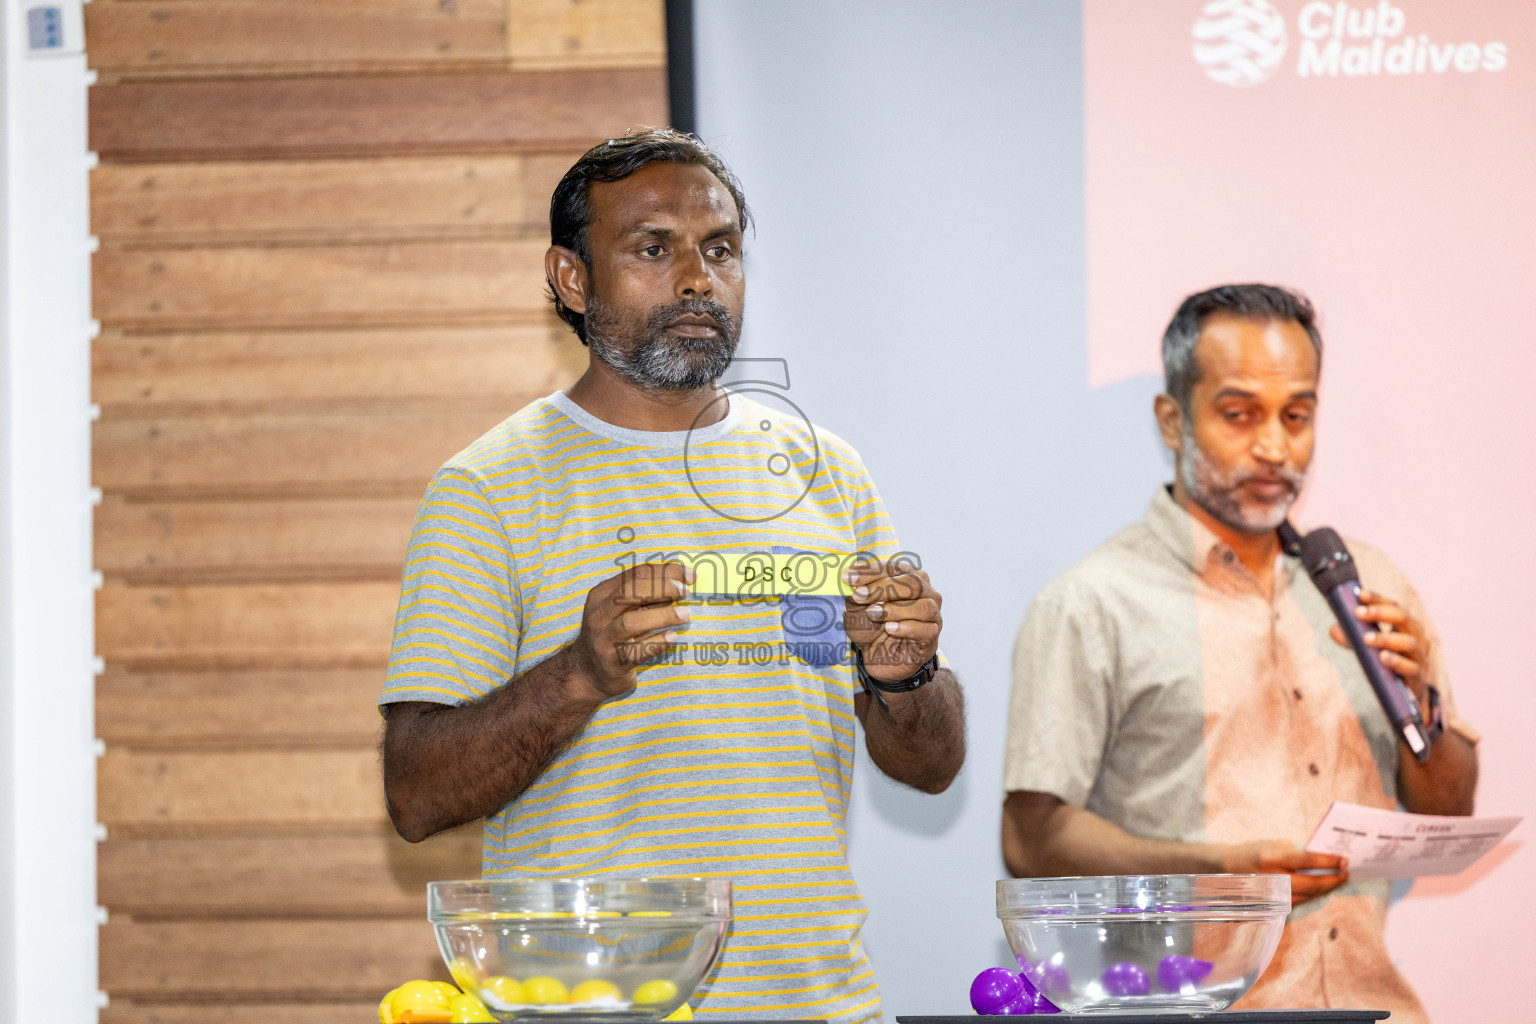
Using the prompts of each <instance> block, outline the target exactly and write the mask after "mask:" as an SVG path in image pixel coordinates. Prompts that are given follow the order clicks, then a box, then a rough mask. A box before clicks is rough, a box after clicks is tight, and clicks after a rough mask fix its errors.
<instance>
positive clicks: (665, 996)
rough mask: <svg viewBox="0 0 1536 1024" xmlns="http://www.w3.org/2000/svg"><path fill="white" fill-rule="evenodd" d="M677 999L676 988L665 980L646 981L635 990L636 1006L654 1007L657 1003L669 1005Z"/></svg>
mask: <svg viewBox="0 0 1536 1024" xmlns="http://www.w3.org/2000/svg"><path fill="white" fill-rule="evenodd" d="M676 998H677V986H676V985H675V984H673V983H672V982H670V981H668V980H667V979H666V978H657V979H656V980H655V981H648V982H646V983H645V984H644V985H641V986H640V987H639V988H637V989H635V996H634V999H635V1005H636V1006H654V1005H656V1004H657V1003H670V1002H671V1001H672V1000H674V999H676Z"/></svg>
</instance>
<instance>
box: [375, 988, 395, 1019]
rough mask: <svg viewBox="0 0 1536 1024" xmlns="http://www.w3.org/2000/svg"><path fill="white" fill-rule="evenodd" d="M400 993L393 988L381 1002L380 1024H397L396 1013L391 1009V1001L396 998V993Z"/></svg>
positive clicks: (385, 994)
mask: <svg viewBox="0 0 1536 1024" xmlns="http://www.w3.org/2000/svg"><path fill="white" fill-rule="evenodd" d="M398 991H400V990H399V989H397V988H392V989H390V990H389V991H388V992H386V993H384V998H383V999H380V1000H379V1024H395V1011H394V1010H392V1009H390V1008H389V1001H390V1000H391V999H393V998H395V993H396V992H398Z"/></svg>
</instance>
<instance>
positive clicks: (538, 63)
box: [507, 0, 667, 68]
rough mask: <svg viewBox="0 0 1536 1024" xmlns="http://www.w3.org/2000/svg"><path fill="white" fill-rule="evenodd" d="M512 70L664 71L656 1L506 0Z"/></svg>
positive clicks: (662, 16) (662, 22)
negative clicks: (595, 69) (513, 68)
mask: <svg viewBox="0 0 1536 1024" xmlns="http://www.w3.org/2000/svg"><path fill="white" fill-rule="evenodd" d="M507 14H508V17H507V53H508V55H509V56H510V58H511V60H512V66H513V67H516V68H576V67H665V66H666V62H667V26H666V13H665V10H664V6H663V2H662V0H509V2H508V12H507Z"/></svg>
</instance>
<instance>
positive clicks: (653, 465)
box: [380, 130, 965, 1024]
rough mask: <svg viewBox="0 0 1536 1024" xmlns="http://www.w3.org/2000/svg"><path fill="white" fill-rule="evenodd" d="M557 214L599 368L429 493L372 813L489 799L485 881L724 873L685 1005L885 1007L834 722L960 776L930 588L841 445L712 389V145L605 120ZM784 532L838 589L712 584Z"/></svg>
mask: <svg viewBox="0 0 1536 1024" xmlns="http://www.w3.org/2000/svg"><path fill="white" fill-rule="evenodd" d="M550 222H551V234H552V236H553V237H552V241H553V244H552V245H551V247H550V249H549V252H548V255H547V257H546V261H545V268H546V273H547V276H548V279H549V283H550V288H551V291H552V293H553V296H554V303H555V308H556V311H557V312H558V313H559V314H560V316H561V317H562V318H563V319H564V320H565V321H566V322H567V323H568V324H570V325H571V326H572V328H573V329H574V330H575V331H576V334H577V336H578V337H579V338H581V340H582V341H583V342H584V343H586V344H587V345H588V347H589V349H590V365H589V367H588V369H587V371H586V373H585V374H584V375H583V376H582V377H581V379H580V380H579V381H577V382H576V384H575V385H574V386H572V387H571V389H570V390H569V391H568V392H566V393H557V394H554V395H551V396H549V397H548V398H544V399H540V400H539V401H537V402H534V403H533V404H532V405H530V406H528V407H526V408H524V409H522V410H521V411H519V412H517V413H516V414H514V415H513V416H512V417H511V418H509V419H507V420H506V421H504V422H503V423H501V424H500V425H498V426H497V427H495V428H494V429H493V430H491V431H490V432H489V433H488V434H486V435H485V436H484V437H482V438H480V439H479V440H477V441H476V442H474V443H473V444H472V445H470V446H469V447H468V448H466V449H465V450H464V451H462V452H460V453H459V454H458V455H456V456H454V457H453V458H452V459H450V460H449V461H448V462H447V464H446V465H445V466H444V467H443V468H442V469H441V470H440V471H439V472H438V473H437V475H436V476H435V477H434V478H433V481H432V484H431V486H430V488H429V489H428V492H427V495H426V497H425V499H424V500H423V502H422V505H421V510H420V512H419V514H418V517H417V523H416V528H415V531H414V533H413V536H412V540H411V546H410V551H409V554H408V556H407V561H406V567H405V576H404V581H403V586H402V593H401V599H400V608H399V612H398V614H397V617H396V621H395V634H394V648H393V652H392V657H391V660H390V668H389V676H388V680H387V682H386V684H385V688H384V692H383V695H382V696H381V698H380V703H381V705H382V706H383V707H384V709H385V712H386V721H387V725H386V731H385V739H384V778H385V788H386V796H387V800H388V804H389V810H390V816H391V818H392V819H393V821H394V822H395V827H396V828H397V829H398V830H399V832H400V834H401V835H402V836H404V837H405V838H406V839H408V840H411V841H418V840H421V839H424V838H426V837H427V836H430V835H432V834H434V833H437V832H439V831H442V830H443V829H447V828H451V827H453V826H456V825H460V824H464V823H466V822H469V821H473V820H475V819H476V818H481V817H484V818H486V819H487V822H486V829H485V843H484V851H483V859H484V865H483V866H484V873H485V875H486V876H487V877H504V878H562V877H573V876H585V877H591V876H618V877H640V876H645V877H651V878H657V877H669V876H671V877H678V876H685V877H688V876H711V877H725V878H730V879H732V880H733V882H734V884H735V915H734V920H733V923H732V928H731V932H730V934H729V936H728V938H727V941H726V946H725V950H724V952H723V954H722V956H721V958H720V961H719V963H718V964H717V966H716V969H715V970H714V971H713V972H712V974H711V976H710V978H709V979H708V980H707V981H706V983H705V985H704V986H703V987H702V988H701V989H700V991H699V993H698V994H696V995H695V997H694V1002H695V1010H696V1012H698V1013H700V1014H716V1015H721V1016H727V1017H743V1016H778V1017H826V1018H830V1019H833V1020H835V1021H838V1022H840V1024H853V1022H856V1021H860V1020H864V1019H867V1018H870V1017H874V1016H877V1015H878V1014H879V1012H880V1003H879V997H878V995H877V994H876V990H875V985H874V981H873V977H872V973H871V969H870V967H869V964H868V961H867V959H866V958H865V955H864V953H863V950H862V947H861V945H860V942H859V930H860V927H861V925H862V923H863V921H864V918H865V916H866V910H865V907H864V903H863V900H862V898H861V897H860V895H859V892H858V889H857V887H856V885H855V884H854V881H853V878H852V876H851V874H850V872H849V867H848V855H847V836H846V832H845V830H844V816H845V813H846V809H847V804H848V797H849V792H850V788H851V783H852V772H853V760H854V757H853V755H854V748H853V744H854V740H855V730H854V719H855V718H857V719H858V720H859V721H860V722H861V723H862V724H863V726H864V735H865V744H866V747H867V749H868V751H869V754H870V757H871V759H872V760H873V761H874V763H875V764H876V765H878V766H879V767H880V769H881V770H882V771H884V772H885V773H886V774H887V775H890V776H891V777H892V778H894V779H897V780H898V781H901V782H904V783H906V784H908V785H911V786H914V787H916V788H918V789H921V790H924V791H926V792H930V793H937V792H940V791H942V790H944V789H945V788H946V787H947V786H948V785H949V784H950V782H951V781H952V780H953V779H954V777H955V775H956V773H957V772H958V771H959V770H960V766H961V763H962V761H963V760H964V756H965V740H964V725H963V708H962V697H961V693H960V689H959V686H958V684H957V683H956V681H955V679H954V677H953V675H952V674H951V673H950V672H949V670H948V669H947V668H944V667H942V665H941V664H940V662H939V656H938V637H939V630H940V625H941V619H940V604H941V598H940V595H939V594H938V592H937V591H936V590H935V589H934V587H933V585H932V583H931V582H930V581H929V579H928V577H927V574H926V573H924V572H922V571H921V570H920V569H918V568H915V567H914V560H912V559H910V558H896V557H893V556H895V555H896V553H897V550H898V548H897V543H896V537H895V534H894V532H893V531H892V529H891V525H890V523H889V521H888V519H887V518H886V514H885V510H884V507H883V506H882V504H881V501H880V497H879V495H878V493H877V492H876V490H875V486H874V483H873V481H871V480H870V477H869V474H868V473H867V472H866V471H865V469H864V467H863V465H862V464H861V463H860V461H859V457H858V455H857V453H856V452H854V451H853V449H852V448H850V447H849V446H848V445H847V444H846V443H844V442H843V441H842V440H840V439H839V438H837V437H835V436H833V435H831V434H829V433H827V432H826V431H821V430H816V429H815V428H813V427H811V426H810V425H809V424H807V423H805V422H803V421H801V420H800V419H799V418H798V417H795V416H786V415H784V414H783V413H782V412H781V411H779V410H777V409H775V408H772V407H770V406H768V405H765V404H761V403H758V402H754V401H752V400H750V399H748V398H747V397H746V396H745V395H744V394H728V393H726V392H725V391H723V390H722V389H720V388H719V387H718V386H717V381H718V380H719V379H720V377H721V375H722V374H723V373H724V372H725V370H726V368H727V366H728V365H729V363H730V361H731V358H732V356H733V354H734V352H735V349H736V343H737V338H738V335H739V332H740V325H741V317H742V308H743V298H744V292H745V278H744V273H743V267H742V258H741V246H742V233H743V229H744V227H745V225H746V223H747V209H746V203H745V200H744V198H743V196H742V193H741V189H740V186H739V185H738V183H737V182H736V180H735V178H734V177H733V176H732V175H731V173H730V171H729V170H727V169H726V167H725V166H724V164H723V163H722V162H721V161H720V160H719V158H718V157H717V156H715V155H714V154H713V153H711V152H710V151H709V150H707V149H706V148H705V147H704V146H703V145H701V144H700V143H699V142H698V141H697V140H695V139H692V138H690V137H688V136H684V135H680V134H678V133H675V132H671V131H666V130H648V131H638V132H633V133H631V134H629V135H627V136H624V137H622V138H619V139H613V140H610V141H609V142H606V143H604V144H602V145H599V146H597V147H595V148H594V149H592V150H591V151H589V152H588V153H587V154H586V155H585V156H583V157H582V159H581V160H580V161H579V162H578V163H577V164H576V165H575V166H574V167H572V168H571V170H570V171H569V172H568V173H567V174H566V176H565V178H564V179H563V180H562V181H561V183H560V185H559V186H558V187H557V188H556V190H555V194H554V198H553V201H552V203H551V212H550ZM797 558H798V559H799V560H800V561H799V562H798V563H797V565H799V566H800V567H804V566H806V565H809V566H811V567H812V568H813V569H814V568H815V567H816V566H822V567H824V568H826V569H827V571H831V572H838V573H841V572H843V571H844V570H847V572H848V573H849V574H850V576H849V577H848V582H849V583H851V585H852V587H853V590H852V593H851V594H850V595H849V596H848V597H847V598H846V606H845V602H844V598H841V597H829V596H826V595H827V593H828V588H827V587H826V585H825V582H826V581H819V582H821V584H822V585H821V586H820V587H816V586H815V585H814V583H811V582H809V581H808V579H807V587H808V588H809V589H816V590H817V591H818V593H814V594H810V593H789V594H784V595H781V596H775V592H776V591H778V590H781V589H783V588H782V587H781V586H779V585H778V584H779V582H780V581H778V580H777V579H776V580H775V586H774V587H771V588H767V589H758V590H757V591H755V592H753V591H752V588H750V587H748V588H747V590H748V592H747V593H745V594H743V593H738V592H737V591H738V589H739V588H738V587H737V586H736V585H735V583H733V582H727V581H726V580H724V579H722V573H723V572H732V573H734V572H738V571H740V572H747V573H750V572H752V571H753V566H771V567H773V568H774V569H775V571H776V572H777V571H778V570H779V567H780V566H781V565H785V566H787V564H788V562H786V561H785V560H786V559H787V560H789V561H794V560H795V559H797ZM776 559H777V560H776ZM696 570H697V571H696ZM706 570H708V571H706ZM811 575H814V572H813V573H812V574H811ZM832 593H836V590H835V589H834V590H833V591H832ZM850 642H851V647H852V649H853V650H854V652H855V657H854V658H853V660H852V661H851V662H850V660H849V659H848V657H846V655H847V652H848V650H849V648H850ZM871 694H873V695H874V698H875V699H874V700H871V699H870V696H871Z"/></svg>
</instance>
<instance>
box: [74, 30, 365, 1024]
mask: <svg viewBox="0 0 1536 1024" xmlns="http://www.w3.org/2000/svg"><path fill="white" fill-rule="evenodd" d="M96 2H97V3H100V2H101V0H96ZM378 1004H379V1001H378V999H375V998H371V997H370V998H368V999H354V1000H351V1001H346V1000H340V1001H338V1000H332V999H318V998H316V997H315V996H314V995H313V994H312V993H311V994H307V995H306V998H305V999H304V1001H303V1002H262V1003H246V1002H229V1001H227V1000H226V999H219V1000H218V1001H216V1002H195V1003H139V1002H134V1001H132V1000H128V999H114V1000H112V1003H111V1005H109V1006H108V1007H107V1008H106V1009H105V1010H102V1011H101V1024H254V1022H262V1024H265V1022H269V1021H273V1022H276V1021H280V1022H281V1024H374V1021H377V1020H378V1019H379V1017H378V1009H379V1006H378Z"/></svg>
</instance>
